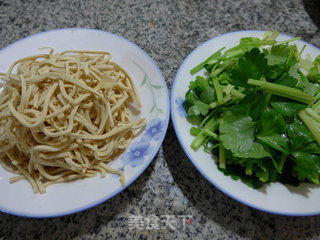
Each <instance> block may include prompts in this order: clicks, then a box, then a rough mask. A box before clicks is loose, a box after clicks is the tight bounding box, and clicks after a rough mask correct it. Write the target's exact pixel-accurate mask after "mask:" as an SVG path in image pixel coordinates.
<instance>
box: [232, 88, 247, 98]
mask: <svg viewBox="0 0 320 240" xmlns="http://www.w3.org/2000/svg"><path fill="white" fill-rule="evenodd" d="M230 94H231V95H232V96H234V97H236V98H240V99H242V98H244V97H245V96H246V95H244V94H243V93H242V92H240V91H238V90H236V89H234V88H232V89H231V91H230Z"/></svg>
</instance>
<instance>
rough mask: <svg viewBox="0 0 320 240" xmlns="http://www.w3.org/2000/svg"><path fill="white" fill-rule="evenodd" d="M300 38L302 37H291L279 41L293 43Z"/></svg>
mask: <svg viewBox="0 0 320 240" xmlns="http://www.w3.org/2000/svg"><path fill="white" fill-rule="evenodd" d="M300 39H301V37H296V38H291V39H288V40H285V41H282V42H279V44H285V43H291V42H294V41H298V40H300Z"/></svg>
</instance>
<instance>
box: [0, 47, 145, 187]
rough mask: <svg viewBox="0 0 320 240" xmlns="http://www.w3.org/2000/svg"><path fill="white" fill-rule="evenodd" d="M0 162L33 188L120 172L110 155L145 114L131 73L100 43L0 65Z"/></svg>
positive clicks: (128, 138)
mask: <svg viewBox="0 0 320 240" xmlns="http://www.w3.org/2000/svg"><path fill="white" fill-rule="evenodd" d="M0 79H1V80H2V82H1V83H0V87H2V91H1V93H0V133H1V135H0V163H1V164H2V166H3V167H4V168H5V169H6V170H8V171H10V172H13V173H16V174H18V175H17V176H15V177H12V178H11V179H10V182H11V183H14V182H17V181H20V180H28V181H29V183H30V184H31V186H32V187H33V190H34V192H35V193H38V192H40V193H45V191H46V188H47V187H48V186H50V185H52V184H56V183H61V182H69V181H74V180H76V179H81V178H87V177H94V176H96V175H97V173H100V174H101V176H102V177H104V176H106V174H107V173H112V174H119V175H120V181H121V184H122V186H124V184H125V176H124V174H123V172H121V171H120V170H117V169H112V168H111V167H110V166H108V163H109V162H110V161H112V160H113V159H114V158H116V157H117V156H118V155H119V154H121V152H123V150H124V149H125V148H127V147H128V146H129V144H130V142H131V140H132V138H133V137H135V136H136V134H137V132H139V130H141V128H143V127H144V125H145V122H146V120H145V119H144V118H143V119H140V120H137V121H133V120H132V119H131V112H130V111H129V110H128V108H127V103H129V102H132V101H135V102H136V103H137V105H138V106H139V107H141V103H140V101H139V99H138V95H137V93H136V90H135V87H134V84H133V81H132V80H131V78H130V76H129V74H128V73H127V72H126V71H125V70H124V69H123V68H121V67H120V66H119V65H117V64H116V63H114V62H112V61H111V55H110V53H108V52H104V51H75V50H70V51H64V52H62V53H54V51H53V49H52V48H49V53H48V54H38V55H34V56H29V57H24V58H21V59H19V60H17V61H15V62H14V63H13V64H12V65H11V66H10V67H9V70H8V72H7V73H0Z"/></svg>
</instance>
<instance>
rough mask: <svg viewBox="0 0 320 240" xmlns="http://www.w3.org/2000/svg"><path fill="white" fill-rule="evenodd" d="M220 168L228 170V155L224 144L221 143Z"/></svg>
mask: <svg viewBox="0 0 320 240" xmlns="http://www.w3.org/2000/svg"><path fill="white" fill-rule="evenodd" d="M219 168H222V169H226V153H225V149H224V146H223V143H222V142H220V143H219Z"/></svg>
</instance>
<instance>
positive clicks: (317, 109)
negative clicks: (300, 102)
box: [311, 101, 320, 113]
mask: <svg viewBox="0 0 320 240" xmlns="http://www.w3.org/2000/svg"><path fill="white" fill-rule="evenodd" d="M311 109H312V110H313V111H315V112H316V113H319V112H320V101H317V102H316V103H315V104H314V105H313V106H312V107H311Z"/></svg>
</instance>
